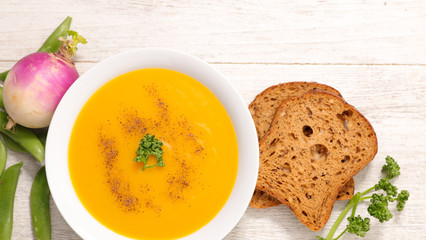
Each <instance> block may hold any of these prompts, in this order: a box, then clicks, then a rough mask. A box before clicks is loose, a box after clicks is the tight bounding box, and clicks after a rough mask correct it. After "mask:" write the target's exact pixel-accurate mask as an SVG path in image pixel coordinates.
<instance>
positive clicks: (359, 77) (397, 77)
mask: <svg viewBox="0 0 426 240" xmlns="http://www.w3.org/2000/svg"><path fill="white" fill-rule="evenodd" d="M10 65H11V64H10V63H8V62H7V63H5V62H0V69H4V68H7V67H10ZM93 65H94V63H77V67H78V69H79V70H80V72H82V73H83V72H85V71H86V70H87V69H89V68H90V67H92V66H93ZM213 66H214V67H216V68H217V69H218V70H219V71H221V72H222V73H223V74H224V75H225V76H226V77H227V78H228V79H229V81H231V83H232V84H233V85H234V87H235V88H236V89H237V90H238V91H239V92H240V94H241V96H242V97H243V99H244V100H245V101H246V102H247V104H248V103H249V102H250V101H251V100H252V99H253V98H254V97H255V95H256V94H257V93H259V92H260V91H262V90H263V89H264V88H266V87H267V86H270V85H272V84H277V83H280V82H287V81H317V82H321V83H325V84H329V85H331V86H333V87H335V88H337V89H338V90H339V91H341V93H342V94H343V96H344V97H345V99H346V100H347V101H348V102H349V103H351V104H353V105H354V106H356V107H357V108H358V109H359V110H360V111H361V112H362V113H364V114H365V115H366V117H367V118H368V119H369V120H370V121H371V123H372V125H373V127H374V128H375V130H376V133H377V135H378V139H379V152H378V154H377V156H376V159H375V160H374V161H373V162H372V163H370V164H369V165H368V166H367V167H366V168H365V169H364V170H363V171H362V172H361V173H360V174H358V175H357V176H356V177H355V182H356V190H357V191H363V190H365V189H367V188H369V187H370V186H372V185H374V184H375V183H376V182H377V181H378V179H379V178H380V174H379V172H380V168H381V166H382V165H383V164H384V158H385V157H386V155H388V154H389V155H392V156H393V157H395V159H397V160H398V162H399V163H400V165H401V169H402V175H401V176H400V177H399V178H398V179H396V181H395V182H396V185H397V186H398V187H399V188H400V189H408V190H409V191H410V193H411V199H410V200H409V201H408V203H407V206H406V209H405V210H404V211H403V212H402V213H398V214H396V216H395V217H394V219H392V220H391V221H390V222H387V223H383V224H381V223H379V222H378V221H375V220H372V227H371V229H372V230H371V231H370V232H369V233H368V235H367V236H368V237H367V238H370V239H373V238H374V239H394V240H397V239H405V238H406V236H410V237H411V238H412V239H422V238H423V237H424V236H425V235H426V229H425V226H424V224H423V223H424V222H426V217H425V215H424V211H423V210H424V209H426V201H424V199H425V198H426V192H425V191H424V189H423V184H424V182H425V181H426V175H425V174H424V169H426V161H424V156H425V155H426V148H425V144H424V143H425V142H426V135H425V132H426V125H425V124H424V119H426V95H425V94H424V93H425V92H426V69H425V67H423V66H351V65H349V66H348V65H338V66H334V65H272V64H263V65H262V64H213ZM18 161H24V166H23V168H22V173H21V176H20V180H19V184H18V190H17V195H16V199H15V204H16V205H15V212H14V217H15V223H14V228H13V239H32V238H33V237H32V230H31V219H30V213H29V211H30V210H29V192H30V186H31V183H32V179H33V178H34V176H35V174H36V172H37V170H38V168H39V167H40V164H39V163H37V162H36V161H35V160H34V159H32V158H31V157H30V156H28V155H26V154H18V153H14V152H11V151H10V153H9V157H8V163H7V166H10V165H12V164H14V163H16V162H18ZM51 206H52V229H53V239H72V240H74V239H75V240H77V239H80V238H79V237H78V236H77V235H76V234H75V233H74V232H73V231H72V230H71V228H70V227H69V226H68V225H67V224H66V222H65V221H64V219H63V218H62V217H61V215H60V213H59V212H58V210H57V209H56V207H55V205H54V203H53V202H52V204H51ZM366 206H367V204H362V205H361V206H360V209H359V213H360V214H361V215H362V216H364V217H366V216H367V215H368V214H367V213H366V210H365V208H366ZM343 208H344V202H339V203H337V204H336V205H335V207H334V212H333V214H332V216H331V220H330V221H331V222H334V220H335V219H336V218H337V215H338V213H339V212H340V211H341V210H342V209H343ZM379 225H380V226H379ZM330 227H331V226H330V224H328V225H327V226H326V227H325V229H324V230H322V231H320V232H318V233H314V232H311V231H309V230H308V229H307V228H305V227H304V226H303V225H302V224H300V223H299V222H298V220H297V219H296V218H295V217H294V216H293V215H292V213H291V212H290V211H289V210H288V209H287V208H286V207H284V206H279V207H276V208H272V209H264V210H256V209H251V208H248V209H247V212H246V213H245V215H244V216H243V218H242V219H241V221H240V222H239V224H238V225H237V227H236V228H235V229H234V230H233V231H232V232H231V233H230V234H229V235H228V236H227V237H226V239H227V240H231V239H265V240H266V239H313V238H314V236H315V235H318V234H320V235H324V234H325V233H326V231H328V229H330ZM343 239H352V238H351V237H346V238H343Z"/></svg>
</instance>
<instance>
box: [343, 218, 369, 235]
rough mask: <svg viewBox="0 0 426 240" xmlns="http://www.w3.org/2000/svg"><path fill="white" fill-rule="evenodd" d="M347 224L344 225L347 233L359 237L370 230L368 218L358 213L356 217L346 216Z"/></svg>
mask: <svg viewBox="0 0 426 240" xmlns="http://www.w3.org/2000/svg"><path fill="white" fill-rule="evenodd" d="M348 221H349V224H348V225H347V226H346V227H347V229H348V232H349V233H352V234H356V235H358V236H360V237H365V234H366V233H367V232H368V231H369V230H370V219H369V218H364V219H362V217H361V216H360V215H358V216H356V217H348Z"/></svg>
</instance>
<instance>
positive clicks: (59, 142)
mask: <svg viewBox="0 0 426 240" xmlns="http://www.w3.org/2000/svg"><path fill="white" fill-rule="evenodd" d="M143 68H166V69H171V70H175V71H178V72H181V73H184V74H187V75H189V76H191V77H193V78H194V79H196V80H197V81H199V82H200V83H202V84H203V85H204V86H206V87H207V88H209V89H210V91H212V92H213V94H214V95H215V96H216V97H217V98H218V99H219V101H220V102H221V103H222V105H223V106H224V107H225V109H226V111H227V112H228V115H229V116H230V118H231V120H232V123H233V125H234V129H235V132H236V135H237V141H238V155H239V157H238V173H237V179H236V182H235V185H234V188H233V190H232V193H231V196H230V197H229V199H228V201H227V202H226V204H225V206H224V207H223V208H222V209H221V211H220V212H219V213H218V214H217V215H216V217H215V218H214V219H212V220H211V221H210V222H209V223H208V224H207V225H205V226H204V227H202V228H201V229H199V230H198V231H196V232H194V233H192V234H190V235H188V236H186V237H184V238H182V239H221V238H223V237H225V236H226V234H228V233H229V232H230V231H231V230H232V228H233V227H234V226H235V225H236V224H237V222H238V221H239V220H240V218H241V217H242V215H243V214H244V212H245V210H246V208H247V206H248V203H249V201H250V199H251V196H252V193H253V191H254V187H255V185H256V179H257V172H258V167H259V148H258V142H257V135H256V129H255V126H254V124H253V120H252V118H251V115H250V113H249V111H248V108H247V105H246V104H245V102H244V101H243V100H242V98H241V97H240V95H239V94H238V92H237V91H236V90H235V89H234V87H233V86H232V85H231V83H230V82H229V81H228V80H226V79H225V78H224V77H223V75H222V74H220V73H219V72H218V71H217V70H215V69H214V68H213V67H212V66H210V65H209V64H207V63H206V62H204V61H202V60H201V59H198V58H196V57H194V56H191V55H188V54H185V53H182V52H177V51H171V50H166V49H138V50H134V51H129V52H125V53H121V54H118V55H115V56H113V57H110V58H108V59H106V60H104V61H102V62H100V63H98V64H96V65H95V66H94V67H92V68H91V69H90V70H88V71H87V72H86V73H85V74H83V75H82V76H81V77H80V78H79V79H78V80H77V81H76V82H75V83H74V84H73V85H72V86H71V88H70V89H69V90H68V91H67V93H66V94H65V95H64V97H63V98H62V100H61V102H60V103H59V105H58V108H57V109H56V112H55V114H54V116H53V119H52V122H51V124H50V128H49V133H48V137H47V147H46V171H47V179H48V182H49V187H50V190H51V193H52V196H53V199H54V200H55V203H56V206H57V207H58V209H59V211H60V212H61V214H62V216H63V217H64V218H65V220H66V221H67V223H68V224H69V225H70V226H71V227H72V229H74V231H75V232H77V234H78V235H80V236H81V237H82V238H83V239H102V240H107V239H114V240H117V239H129V238H127V237H125V236H122V235H119V234H117V233H115V232H113V231H112V230H110V229H108V228H107V227H105V226H104V225H102V224H101V223H99V222H98V221H97V220H95V218H93V217H92V216H91V215H90V213H89V212H87V210H86V209H85V208H84V206H83V205H82V204H81V202H80V200H79V199H78V197H77V195H76V193H75V191H74V188H73V186H72V183H71V179H70V173H69V170H68V144H69V139H70V135H71V130H72V128H73V125H74V121H75V120H76V118H77V116H78V114H79V113H80V110H81V108H82V107H83V105H84V104H85V103H86V101H87V100H88V99H89V98H90V97H91V96H92V94H93V93H94V92H96V90H98V89H99V88H100V87H101V86H102V85H104V84H105V83H107V82H108V81H110V80H111V79H113V78H115V77H116V76H119V75H121V74H124V73H127V72H130V71H133V70H137V69H143Z"/></svg>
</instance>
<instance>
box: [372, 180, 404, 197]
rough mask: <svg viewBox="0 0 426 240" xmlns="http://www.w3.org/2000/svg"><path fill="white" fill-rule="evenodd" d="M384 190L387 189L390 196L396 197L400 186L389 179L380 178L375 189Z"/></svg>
mask: <svg viewBox="0 0 426 240" xmlns="http://www.w3.org/2000/svg"><path fill="white" fill-rule="evenodd" d="M380 189H381V190H383V191H385V192H386V193H387V194H388V195H389V196H392V197H395V196H396V195H397V194H398V188H397V187H396V186H394V185H392V183H390V182H389V179H387V178H382V179H380V181H379V183H377V184H376V185H374V190H376V191H377V190H380Z"/></svg>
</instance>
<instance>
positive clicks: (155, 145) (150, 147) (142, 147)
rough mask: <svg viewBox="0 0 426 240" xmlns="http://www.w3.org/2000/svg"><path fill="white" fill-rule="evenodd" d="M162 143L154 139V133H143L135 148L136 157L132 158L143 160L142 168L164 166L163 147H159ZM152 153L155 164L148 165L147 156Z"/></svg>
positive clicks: (138, 160) (136, 160)
mask: <svg viewBox="0 0 426 240" xmlns="http://www.w3.org/2000/svg"><path fill="white" fill-rule="evenodd" d="M162 146H163V143H162V142H161V141H160V140H158V139H155V135H149V134H147V135H145V137H143V138H142V139H141V141H140V143H139V147H138V149H137V150H136V155H137V156H136V157H135V158H134V159H133V161H135V162H143V168H142V170H145V169H146V168H153V167H164V165H165V164H164V162H163V152H164V151H163V149H162V148H161V147H162ZM150 155H154V156H155V157H156V158H157V164H155V165H150V166H148V165H147V164H148V157H149V156H150Z"/></svg>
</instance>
